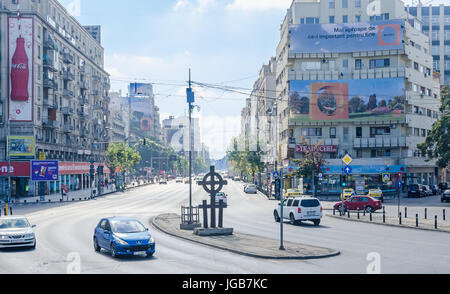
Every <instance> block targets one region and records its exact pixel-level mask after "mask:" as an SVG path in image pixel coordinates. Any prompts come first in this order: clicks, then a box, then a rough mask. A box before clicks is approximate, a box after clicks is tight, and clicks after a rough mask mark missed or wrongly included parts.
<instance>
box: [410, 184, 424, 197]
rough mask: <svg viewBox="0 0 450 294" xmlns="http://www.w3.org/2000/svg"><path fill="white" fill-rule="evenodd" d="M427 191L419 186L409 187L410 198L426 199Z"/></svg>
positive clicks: (412, 185)
mask: <svg viewBox="0 0 450 294" xmlns="http://www.w3.org/2000/svg"><path fill="white" fill-rule="evenodd" d="M425 196H426V194H425V191H424V190H423V187H422V186H421V185H419V184H411V185H409V186H408V198H409V197H416V198H420V197H425Z"/></svg>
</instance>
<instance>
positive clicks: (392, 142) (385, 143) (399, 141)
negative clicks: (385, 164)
mask: <svg viewBox="0 0 450 294" xmlns="http://www.w3.org/2000/svg"><path fill="white" fill-rule="evenodd" d="M353 147H354V148H357V149H359V148H395V147H397V148H399V147H407V144H406V137H389V136H386V137H376V138H356V139H354V144H353Z"/></svg>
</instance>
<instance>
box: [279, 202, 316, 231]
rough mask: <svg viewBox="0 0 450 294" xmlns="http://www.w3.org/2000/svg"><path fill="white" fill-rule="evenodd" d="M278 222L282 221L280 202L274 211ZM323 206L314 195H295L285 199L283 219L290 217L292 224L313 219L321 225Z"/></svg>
mask: <svg viewBox="0 0 450 294" xmlns="http://www.w3.org/2000/svg"><path fill="white" fill-rule="evenodd" d="M273 215H274V218H275V221H276V222H280V215H281V207H280V204H278V207H277V209H275V211H274V212H273ZM322 217H323V208H322V205H321V204H320V201H319V199H317V198H314V197H307V196H302V197H293V198H289V199H285V200H284V201H283V219H288V220H289V221H290V223H291V224H292V225H295V224H298V223H300V222H302V221H312V222H313V223H314V225H315V226H318V225H320V221H321V219H322Z"/></svg>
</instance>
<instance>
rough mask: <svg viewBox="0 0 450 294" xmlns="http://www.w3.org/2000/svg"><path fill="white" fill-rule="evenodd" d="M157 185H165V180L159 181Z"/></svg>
mask: <svg viewBox="0 0 450 294" xmlns="http://www.w3.org/2000/svg"><path fill="white" fill-rule="evenodd" d="M159 184H160V185H167V180H166V179H160V180H159Z"/></svg>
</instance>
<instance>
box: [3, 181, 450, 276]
mask: <svg viewBox="0 0 450 294" xmlns="http://www.w3.org/2000/svg"><path fill="white" fill-rule="evenodd" d="M224 191H225V192H227V193H228V194H229V195H230V197H229V208H227V209H226V212H225V226H227V227H234V229H235V230H236V231H238V232H241V233H248V234H256V235H260V236H263V237H267V238H271V239H278V238H279V227H280V225H279V224H278V223H275V222H274V220H273V216H272V213H273V210H274V208H275V206H276V205H277V203H276V202H274V201H271V200H267V199H266V198H265V196H263V195H260V194H258V195H247V194H244V193H243V187H242V184H241V183H234V182H231V183H229V185H228V186H227V187H225V188H224ZM206 198H207V195H206V193H205V192H203V191H202V189H201V188H200V187H197V186H195V187H194V204H195V203H200V202H201V200H202V199H206ZM182 204H185V205H187V204H188V185H185V184H175V183H169V184H168V185H167V186H159V185H154V186H148V187H143V188H139V189H135V190H133V191H130V192H127V193H126V194H115V195H111V196H108V197H105V198H101V199H97V200H94V201H90V202H80V203H73V204H69V205H64V206H59V207H52V208H49V209H46V210H42V211H36V212H31V211H30V210H27V211H26V215H27V216H28V217H29V219H30V222H31V223H32V224H36V225H37V228H36V230H35V232H36V236H37V248H36V249H35V250H3V251H0V260H1V262H0V273H2V274H5V273H6V274H34V273H43V274H65V273H78V272H81V273H83V274H285V273H286V274H302V273H306V274H316V273H338V274H342V273H362V274H365V273H367V268H368V266H369V265H372V264H374V262H373V261H374V260H369V261H368V260H367V257H368V255H369V254H370V253H373V252H375V253H376V256H379V257H380V262H379V267H375V268H376V269H377V268H378V269H379V270H380V272H381V273H385V274H388V273H394V274H398V273H417V274H418V273H446V274H448V273H450V250H449V248H450V246H449V244H450V234H446V233H438V232H428V231H417V230H410V229H402V228H392V227H384V226H377V225H371V224H362V223H353V222H347V221H341V220H338V219H334V218H330V217H327V216H325V218H324V219H323V221H322V224H321V226H319V227H314V226H312V225H309V224H307V223H306V224H303V225H299V226H291V225H289V224H288V223H286V225H285V226H284V233H285V240H289V241H292V242H299V243H304V244H310V245H316V246H321V247H328V248H333V249H336V250H339V251H341V255H340V256H337V257H333V258H329V259H322V260H309V261H272V260H261V259H256V258H250V257H245V256H241V255H236V254H232V253H229V252H225V251H221V250H217V249H212V248H209V247H206V246H203V245H199V244H193V243H190V242H188V241H184V240H180V239H177V238H174V237H171V236H168V235H165V234H163V233H161V232H159V231H157V230H155V229H153V228H151V231H152V233H153V235H154V238H155V239H156V242H157V248H156V250H157V252H156V255H155V257H153V258H143V257H131V258H120V259H113V258H111V257H110V256H109V254H108V253H107V252H106V251H102V252H101V253H96V252H95V251H94V249H93V245H92V236H93V230H94V227H95V226H96V225H97V223H98V221H99V220H100V219H101V218H103V217H109V216H132V217H137V218H138V219H140V220H141V221H142V222H144V223H146V224H148V223H149V222H150V219H151V218H152V217H154V216H157V215H159V214H163V213H178V214H179V213H180V206H181V205H182ZM255 246H258V244H255ZM370 268H372V267H370Z"/></svg>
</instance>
